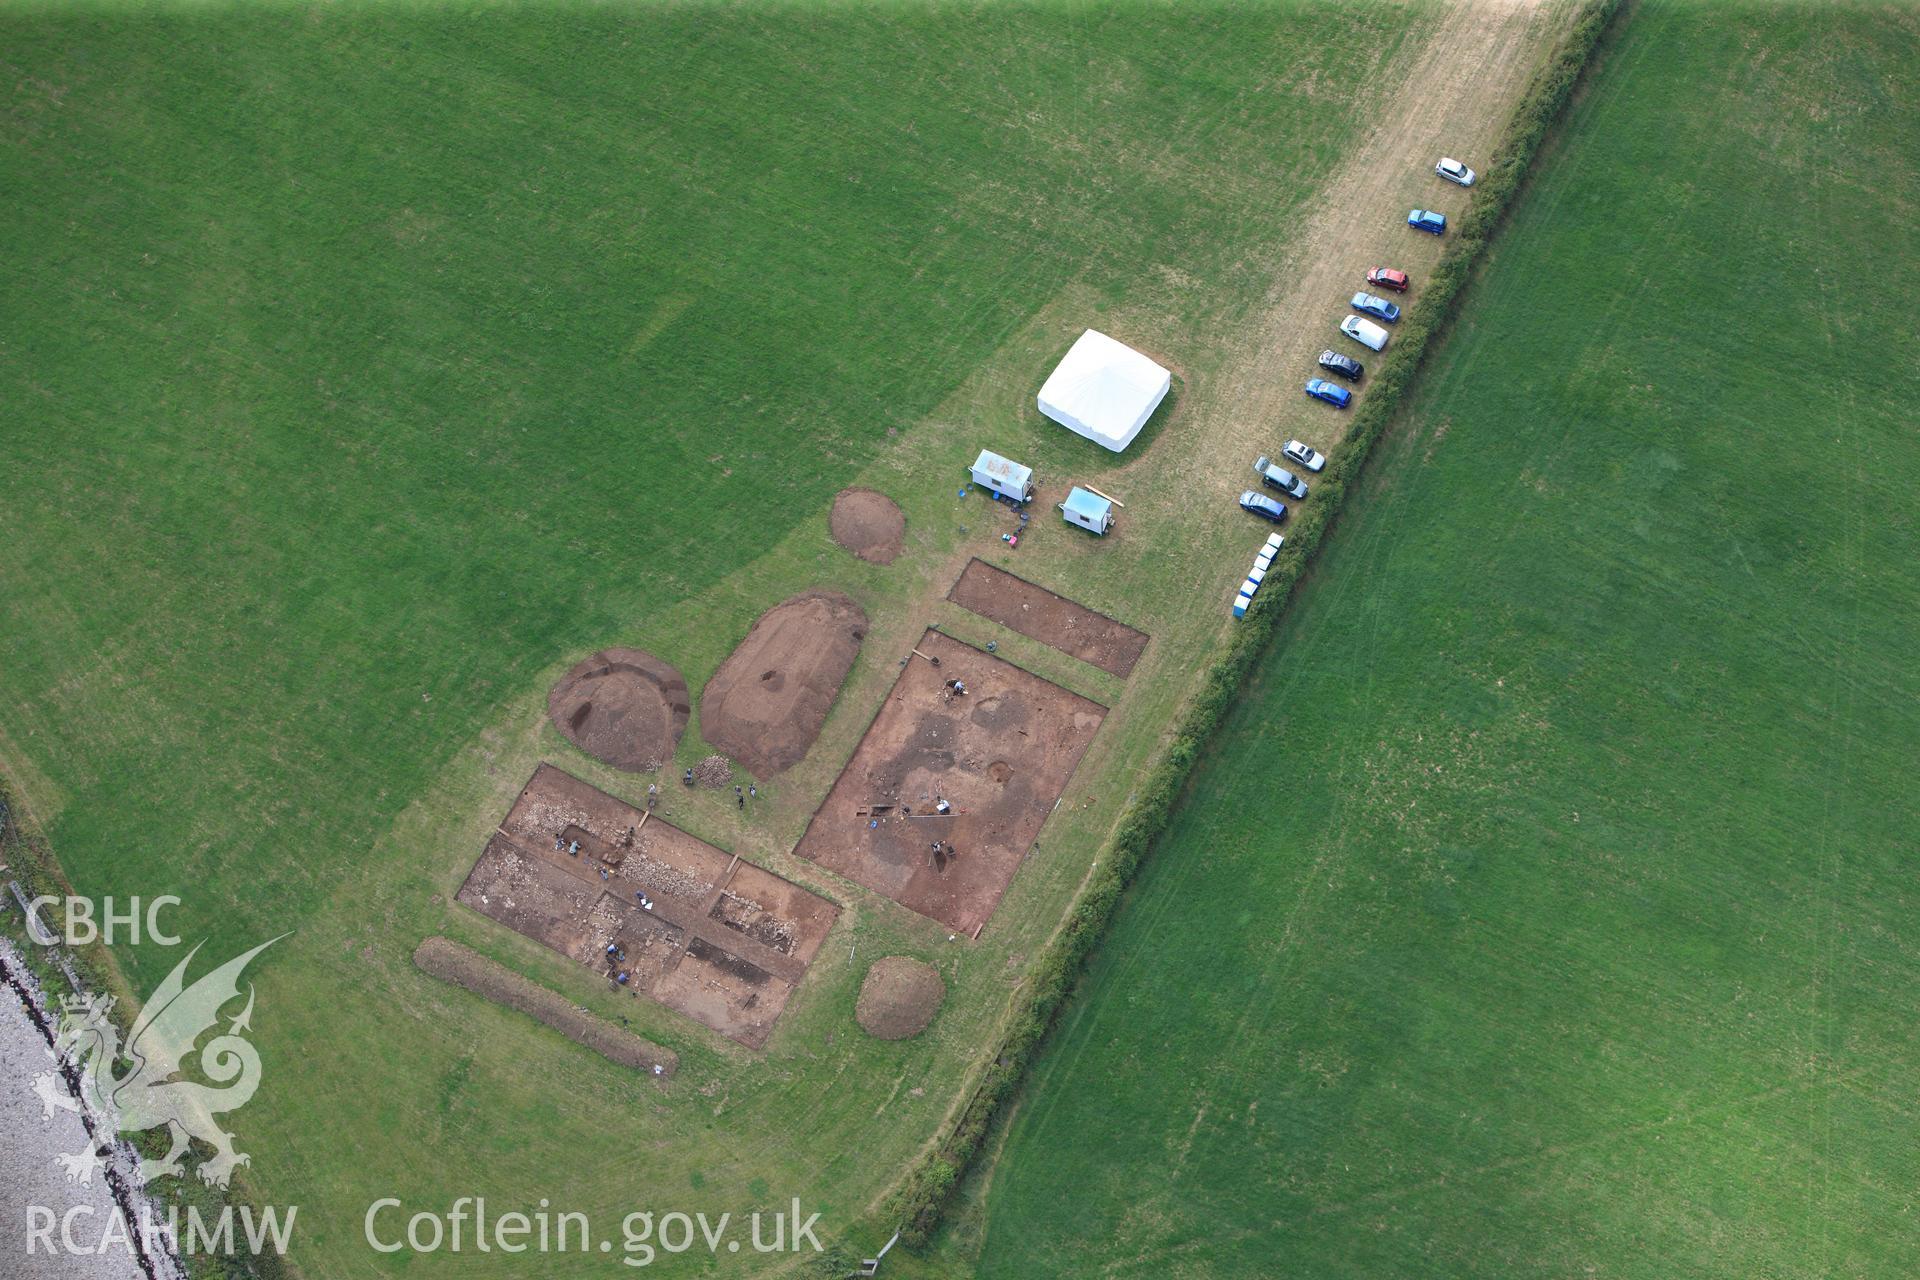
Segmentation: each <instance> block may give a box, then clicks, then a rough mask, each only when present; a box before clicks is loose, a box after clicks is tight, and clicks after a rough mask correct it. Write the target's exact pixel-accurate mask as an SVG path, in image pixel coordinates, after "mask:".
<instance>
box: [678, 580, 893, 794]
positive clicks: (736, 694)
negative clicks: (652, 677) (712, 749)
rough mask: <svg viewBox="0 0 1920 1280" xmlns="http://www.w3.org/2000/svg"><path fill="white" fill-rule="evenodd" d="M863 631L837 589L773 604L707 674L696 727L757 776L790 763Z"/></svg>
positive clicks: (820, 720)
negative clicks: (708, 676)
mask: <svg viewBox="0 0 1920 1280" xmlns="http://www.w3.org/2000/svg"><path fill="white" fill-rule="evenodd" d="M866 634H867V615H866V612H865V611H864V610H862V609H861V608H860V606H859V605H857V604H855V603H854V602H853V601H852V600H849V599H848V598H847V597H846V596H843V595H841V594H840V593H839V592H837V591H807V592H803V593H801V594H800V595H797V596H795V597H793V598H792V599H791V600H786V601H782V602H781V603H780V604H777V605H775V606H774V607H773V608H771V609H769V610H767V611H766V612H765V613H763V614H761V615H760V618H759V621H757V622H755V623H754V624H753V630H751V631H749V632H747V638H746V639H745V640H742V641H741V642H740V645H739V647H738V648H736V649H735V650H734V651H733V652H732V653H730V654H728V655H727V660H726V661H725V662H723V663H721V664H720V669H719V670H718V671H716V672H714V673H713V679H711V680H709V681H707V687H706V690H705V692H704V693H702V694H701V702H700V731H701V733H702V734H703V735H704V736H705V738H706V740H707V741H708V742H711V743H712V744H713V745H714V746H716V747H718V748H719V749H720V750H722V751H724V752H726V753H727V754H728V755H730V756H732V757H733V758H734V759H735V760H738V761H739V762H740V764H741V766H742V767H744V768H745V769H746V770H747V772H748V773H751V774H752V775H753V776H754V777H756V778H760V779H766V778H770V777H772V776H773V775H774V774H776V773H780V772H781V771H783V770H786V769H791V768H792V767H793V766H794V765H796V764H798V763H800V760H801V758H802V757H803V756H805V755H806V754H807V749H808V748H809V747H811V746H812V745H813V740H814V739H815V738H817V737H819V736H820V726H821V725H823V724H825V723H826V722H827V712H828V711H829V710H830V709H831V708H832V707H833V700H834V698H835V696H837V695H838V694H839V692H840V685H841V682H842V681H844V680H845V679H846V678H847V672H848V671H849V670H851V669H852V667H853V660H854V658H855V657H857V656H858V655H859V653H860V642H861V641H862V640H863V639H865V638H866Z"/></svg>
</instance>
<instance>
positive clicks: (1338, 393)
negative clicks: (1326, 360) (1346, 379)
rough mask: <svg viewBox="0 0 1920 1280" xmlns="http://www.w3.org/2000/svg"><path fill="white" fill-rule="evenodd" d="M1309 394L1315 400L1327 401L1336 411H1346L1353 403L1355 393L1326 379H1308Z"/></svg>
mask: <svg viewBox="0 0 1920 1280" xmlns="http://www.w3.org/2000/svg"><path fill="white" fill-rule="evenodd" d="M1307 394H1308V395H1310V396H1312V397H1313V398H1314V399H1315V400H1325V401H1326V402H1327V403H1328V404H1330V405H1332V406H1333V407H1334V408H1336V409H1344V408H1346V407H1347V406H1348V405H1349V404H1351V403H1352V402H1353V392H1351V391H1349V390H1347V389H1346V388H1345V387H1343V386H1341V385H1340V384H1339V383H1337V382H1328V381H1327V380H1326V379H1325V378H1308V379H1307Z"/></svg>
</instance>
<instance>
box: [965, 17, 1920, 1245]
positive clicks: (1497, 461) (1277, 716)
mask: <svg viewBox="0 0 1920 1280" xmlns="http://www.w3.org/2000/svg"><path fill="white" fill-rule="evenodd" d="M1916 48H1920V13H1917V12H1916V11H1915V10H1914V9H1913V8H1911V7H1910V6H1865V5H1846V6H1820V7H1815V6H1775V5H1751V4H1749V5H1738V6H1736V5H1719V4H1716V5H1705V4H1670V3H1655V2H1653V0H1648V2H1647V3H1644V4H1640V5H1637V6H1635V7H1634V8H1633V10H1632V11H1631V14H1630V17H1629V20H1628V21H1627V23H1626V25H1625V27H1624V31H1623V34H1619V35H1617V36H1616V38H1615V40H1614V42H1613V43H1612V44H1611V46H1610V47H1608V48H1607V49H1606V50H1605V51H1604V52H1603V55H1602V57H1603V60H1602V62H1601V64H1600V70H1599V72H1598V75H1597V78H1596V79H1594V80H1593V82H1592V83H1591V84H1590V86H1589V88H1588V90H1587V92H1586V93H1585V95H1584V96H1583V98H1582V100H1581V101H1580V103H1579V104H1578V105H1577V107H1576V109H1575V110H1574V112H1573V114H1572V117H1571V119H1570V122H1569V125H1568V127H1567V128H1566V130H1565V131H1564V133H1563V135H1562V136H1561V137H1560V138H1559V139H1558V142H1557V146H1556V148H1555V150H1554V152H1553V154H1551V155H1550V156H1548V157H1547V158H1546V159H1545V160H1544V161H1543V162H1542V164H1541V165H1540V167H1539V171H1538V173H1537V176H1536V181H1535V185H1534V186H1533V187H1532V189H1531V190H1530V192H1529V193H1528V194H1527V196H1526V197H1525V198H1524V199H1523V200H1522V202H1521V204H1520V205H1519V207H1518V209H1517V212H1516V214H1515V216H1514V218H1513V221H1512V222H1511V224H1510V225H1509V227H1508V228H1507V230H1506V232H1505V233H1504V235H1503V238H1502V239H1501V241H1500V242H1499V244H1498V245H1497V247H1496V249H1495V253H1494V256H1493V259H1492V261H1491V263H1490V264H1489V266H1488V267H1487V269H1486V270H1485V271H1484V273H1483V275H1482V278H1481V279H1480V281H1479V282H1478V283H1477V285H1476V286H1475V287H1474V288H1473V289H1472V291H1471V292H1470V293H1469V295H1468V299H1467V304H1466V310H1465V311H1464V313H1463V314H1462V316H1461V320H1460V323H1459V325H1458V327H1457V328H1456V330H1455V332H1454V334H1453V335H1452V337H1451V339H1450V340H1449V342H1448V343H1447V345H1446V346H1445V347H1444V348H1443V350H1442V352H1441V353H1440V355H1439V357H1438V360H1437V362H1436V365H1435V367H1434V369H1433V377H1432V379H1431V380H1430V381H1429V382H1428V384H1427V385H1426V387H1425V389H1424V391H1423V394H1422V395H1421V397H1420V400H1419V402H1418V405H1417V409H1416V411H1415V412H1414V413H1413V414H1412V420H1411V421H1410V422H1409V423H1407V424H1405V425H1404V427H1403V429H1402V430H1401V431H1400V432H1399V433H1398V434H1397V435H1396V436H1395V437H1392V438H1391V439H1390V440H1389V442H1388V445H1387V446H1386V447H1385V449H1384V451H1383V456H1382V458H1381V459H1380V465H1379V466H1378V467H1377V468H1376V469H1375V470H1374V472H1373V477H1372V482H1371V483H1370V485H1369V486H1368V491H1367V492H1366V493H1365V494H1364V495H1363V496H1362V497H1361V498H1360V499H1359V500H1358V501H1357V502H1356V503H1355V505H1354V506H1352V507H1350V508H1349V509H1348V511H1347V513H1346V517H1345V518H1344V519H1343V521H1342V524H1341V526H1340V528H1339V530H1338V531H1337V536H1336V537H1335V538H1334V539H1333V542H1332V545H1331V546H1330V548H1329V550H1328V552H1327V554H1326V555H1325V556H1324V558H1323V559H1322V560H1321V562H1320V563H1319V565H1318V567H1317V569H1316V572H1315V576H1314V579H1313V581H1312V582H1311V583H1310V585H1309V587H1308V588H1307V590H1306V591H1305V593H1304V595H1303V597H1302V599H1301V600H1299V601H1298V602H1297V607H1296V608H1295V610H1294V611H1293V613H1292V614H1291V616H1290V617H1289V619H1288V620H1287V622H1286V623H1285V624H1284V625H1283V628H1282V631H1281V633H1280V637H1279V639H1278V641H1277V643H1276V646H1275V649H1274V651H1273V653H1272V654H1271V656H1270V658H1269V660H1268V661H1267V663H1266V666H1265V668H1264V670H1263V672H1262V674H1261V676H1260V678H1259V679H1258V680H1257V682H1255V684H1254V685H1253V686H1252V687H1250V688H1249V689H1248V690H1247V691H1246V697H1245V701H1244V704H1243V705H1242V706H1241V707H1240V708H1239V709H1238V711H1237V713H1236V714H1235V715H1234V716H1233V717H1232V718H1231V720H1230V722H1229V725H1228V727H1227V730H1226V732H1225V734H1224V736H1223V739H1222V741H1221V743H1220V750H1219V753H1218V755H1217V756H1216V757H1215V758H1214V759H1213V761H1212V762H1211V763H1210V764H1209V765H1207V766H1204V767H1203V769H1202V771H1201V772H1200V774H1199V775H1198V776H1197V779H1196V782H1195V784H1194V787H1193V791H1192V794H1191V797H1190V802H1189V803H1188V804H1187V805H1186V807H1185V808H1184V810H1183V812H1182V814H1181V815H1180V817H1179V818H1178V820H1177V822H1176V824H1175V828H1174V830H1173V831H1172V833H1171V835H1170V837H1169V838H1167V839H1166V840H1165V841H1164V843H1163V846H1162V847H1161V848H1160V849H1159V850H1158V851H1157V853H1156V854H1155V856H1154V859H1153V860H1152V861H1151V862H1150V863H1149V865H1148V868H1147V871H1146V873H1145V874H1144V876H1143V878H1142V880H1141V882H1140V883H1139V884H1138V885H1137V886H1136V890H1135V892H1134V894H1133V896H1132V897H1131V899H1130V900H1129V904H1128V906H1127V908H1126V909H1125V910H1124V911H1123V913H1122V916H1121V918H1120V920H1119V922H1118V925H1117V927H1116V928H1115V930H1114V932H1113V933H1112V934H1111V935H1110V937H1109V939H1108V942H1107V944H1106V946H1105V948H1104V950H1103V952H1102V953H1101V955H1100V957H1099V959H1098V963H1097V965H1096V968H1095V970H1094V972H1093V973H1092V974H1091V976H1090V978H1089V980H1088V982H1087V984H1086V989H1085V990H1084V992H1083V993H1082V996H1081V998H1080V999H1079V1000H1078V1002H1077V1004H1076V1005H1075V1006H1074V1007H1073V1008H1072V1010H1071V1011H1070V1013H1069V1015H1068V1019H1067V1020H1066V1021H1065V1023H1064V1024H1063V1026H1062V1028H1061V1029H1060V1030H1059V1031H1058V1032H1057V1033H1056V1037H1055V1040H1054V1043H1053V1044H1052V1046H1051V1048H1050V1050H1049V1052H1048V1053H1047V1055H1046V1056H1045V1057H1044V1058H1043V1059H1042V1061H1041V1063H1040V1065H1039V1067H1038V1068H1037V1070H1036V1073H1035V1075H1034V1077H1033V1078H1032V1081H1031V1084H1030V1087H1029V1089H1028V1091H1027V1094H1026V1097H1025V1099H1024V1102H1023V1105H1022V1108H1021V1110H1020V1111H1019V1113H1018V1114H1017V1117H1016V1119H1015V1120H1014V1121H1013V1122H1012V1124H1011V1125H1010V1127H1009V1129H1008V1131H1007V1132H1006V1133H1005V1134H1004V1135H1002V1138H1003V1141H1002V1145H1001V1147H1000V1149H999V1158H998V1162H997V1165H996V1166H995V1168H994V1170H993V1172H992V1175H991V1179H990V1182H987V1183H985V1184H984V1188H983V1185H981V1184H980V1183H979V1182H978V1180H977V1181H976V1185H974V1186H973V1187H972V1193H973V1197H972V1200H971V1202H970V1204H969V1208H968V1212H967V1214H966V1215H965V1217H964V1218H963V1220H962V1221H961V1222H960V1223H959V1224H958V1225H956V1226H955V1227H954V1228H953V1229H952V1230H951V1231H950V1233H949V1236H948V1239H947V1241H946V1247H947V1250H948V1252H949V1254H950V1255H952V1256H954V1257H970V1256H972V1255H973V1254H974V1252H975V1251H978V1255H979V1258H980V1271H981V1273H982V1274H985V1275H989V1276H1016V1275H1032V1276H1051V1275H1061V1274H1070V1273H1071V1274H1100V1275H1109V1276H1134V1275H1141V1276H1146V1275H1151V1276H1210V1277H1211V1276H1231V1275H1245V1276H1254V1275H1263V1276H1264V1275H1287V1276H1300V1277H1307V1276H1312V1277H1329V1276H1355V1277H1362V1276H1364V1277H1379V1276H1416V1275H1417V1276H1430V1277H1437V1276H1461V1277H1467V1276H1472V1277H1491V1276H1513V1277H1520V1276H1539V1277H1547V1276H1555V1277H1559V1276H1570V1275H1597V1276H1614V1277H1623V1278H1624V1277H1646V1278H1648V1280H1671V1278H1672V1277H1679V1276H1701V1277H1705V1276H1715V1277H1728V1278H1733V1277H1742V1278H1744V1277H1754V1276H1779V1277H1787V1276H1809V1277H1811V1276H1822V1277H1830V1276H1860V1277H1867V1276H1873V1277H1891V1276H1900V1275H1911V1274H1913V1273H1914V1272H1915V1271H1916V1269H1920V1225H1916V1221H1915V1212H1914V1210H1915V1201H1914V1188H1915V1187H1916V1185H1920V1156H1916V1154H1915V1153H1916V1150H1920V1146H1917V1145H1916V1139H1920V1113H1917V1112H1916V1110H1915V1103H1914V1099H1915V1096H1916V1092H1920V1059H1916V1056H1915V1053H1914V1043H1915V1041H1914V1033H1915V1032H1914V1029H1915V1027H1916V1025H1920V994H1916V993H1920V925H1917V924H1916V921H1917V920H1920V897H1917V896H1916V891H1915V887H1914V876H1913V854H1914V851H1915V843H1914V832H1915V830H1916V829H1917V823H1920V812H1916V804H1915V796H1916V792H1915V790H1914V787H1913V784H1912V774H1913V761H1914V759H1915V757H1916V753H1920V714H1916V706H1917V705H1920V703H1916V694H1917V693H1920V685H1917V684H1916V663H1915V659H1916V656H1920V649H1917V648H1916V642H1915V631H1914V619H1915V618H1916V617H1920V575H1917V573H1916V565H1920V534H1917V532H1916V528H1915V525H1914V518H1913V511H1914V506H1913V500H1912V492H1913V488H1914V485H1915V483H1916V481H1917V480H1920V438H1916V436H1915V433H1914V431H1913V407H1912V406H1913V405H1914V404H1915V403H1916V402H1917V401H1920V366H1916V364H1915V362H1914V360H1913V358H1912V352H1913V351H1914V349H1915V344H1916V340H1920V332H1916V330H1920V304H1917V303H1916V302H1915V298H1916V296H1920V292H1917V289H1920V244H1917V243H1916V235H1915V223H1916V218H1915V211H1916V208H1920V145H1917V144H1920V107H1916V104H1915V102H1914V100H1913V97H1912V95H1911V94H1910V93H1909V92H1907V87H1908V85H1909V84H1910V81H1911V76H1912V72H1913V70H1914V51H1915V49H1916Z"/></svg>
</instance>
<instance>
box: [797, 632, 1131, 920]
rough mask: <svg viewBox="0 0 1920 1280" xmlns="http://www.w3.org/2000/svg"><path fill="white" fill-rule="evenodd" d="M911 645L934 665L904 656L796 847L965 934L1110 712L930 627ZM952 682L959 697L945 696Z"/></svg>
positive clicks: (981, 916) (1000, 888) (994, 897)
mask: <svg viewBox="0 0 1920 1280" xmlns="http://www.w3.org/2000/svg"><path fill="white" fill-rule="evenodd" d="M916 647H917V648H918V649H919V650H920V651H921V652H922V653H925V654H928V655H931V656H932V657H936V658H938V659H940V665H939V666H937V667H936V666H934V665H933V664H932V663H931V662H928V661H927V660H925V659H923V658H913V659H911V660H910V661H909V662H908V663H907V665H906V666H905V667H903V668H901V671H900V678H899V679H898V680H896V681H895V682H894V686H893V688H892V690H891V691H890V692H889V693H888V694H887V701H886V703H885V705H883V706H882V707H881V708H880V714H879V715H877V716H875V717H874V720H873V723H872V725H870V726H869V727H868V728H867V732H866V736H865V737H863V738H861V739H860V745H859V747H858V748H857V749H856V750H855V751H854V753H853V759H852V760H850V761H848V762H847V767H846V769H845V770H843V771H842V772H841V774H840V776H839V778H838V779H836V780H835V782H834V784H833V790H832V791H830V792H829V793H828V794H827V798H826V799H825V800H824V801H823V802H822V803H821V805H820V808H819V809H818V810H816V811H815V812H814V815H813V821H812V822H810V823H809V824H808V825H807V832H806V834H805V835H804V836H802V837H801V839H800V844H799V845H798V847H796V848H795V849H794V853H796V854H798V855H799V856H800V857H802V858H810V859H812V860H813V861H815V862H818V863H820V864H821V865H822V866H824V867H827V868H828V869H830V870H832V871H836V872H838V873H839V874H841V875H843V876H846V877H847V878H848V879H849V880H854V881H857V882H858V883H860V884H863V885H865V886H867V888H869V889H872V890H874V891H875V892H877V893H882V894H885V895H886V896H887V897H889V898H892V899H893V900H894V901H895V902H898V903H900V904H901V905H902V906H905V907H907V908H909V909H911V910H914V911H917V912H919V913H920V914H921V915H923V916H929V917H931V918H932V919H935V920H938V921H939V922H940V923H942V924H944V925H946V926H947V927H948V928H950V929H953V930H956V931H958V932H962V933H966V934H969V935H971V934H972V933H973V932H974V931H975V930H976V929H978V928H980V927H981V926H983V925H985V924H986V922H987V919H988V917H990V916H992V915H993V911H994V908H995V907H997V906H999V905H1000V897H1001V895H1002V894H1004V893H1005V892H1006V890H1007V886H1008V885H1009V884H1010V883H1012V881H1013V876H1014V873H1015V872H1016V871H1018V870H1019V869H1020V864H1021V863H1022V862H1023V861H1025V859H1026V857H1027V851H1028V849H1029V848H1030V847H1031V846H1032V844H1033V841H1034V838H1035V837H1036V836H1038V835H1039V834H1040V827H1041V825H1042V824H1043V823H1045V822H1046V820H1047V815H1048V814H1050V813H1052V812H1053V806H1054V802H1055V801H1056V800H1058V799H1059V797H1060V794H1061V792H1063V791H1065V790H1066V786H1067V781H1068V779H1070V778H1071V777H1072V776H1073V770H1074V767H1075V766H1076V765H1078V764H1079V763H1080V756H1081V754H1082V753H1083V752H1085V751H1086V749H1087V744H1088V743H1090V742H1092V741H1093V735H1094V732H1095V731H1096V730H1097V729H1099V727H1100V722H1101V721H1102V720H1103V719H1105V717H1106V714H1107V711H1106V708H1105V707H1103V706H1101V705H1100V704H1099V703H1097V702H1093V701H1090V700H1089V699H1086V698H1083V697H1081V696H1080V695H1078V694H1076V693H1070V692H1068V691H1067V690H1065V689H1062V688H1061V687H1060V686H1059V685H1057V684H1054V683H1052V682H1051V681H1047V680H1043V679H1041V678H1040V677H1039V676H1036V675H1034V674H1033V673H1032V672H1029V671H1023V670H1022V669H1021V668H1019V667H1016V666H1014V665H1013V664H1012V663H1010V662H1004V661H1002V660H1001V659H999V658H996V657H994V656H993V655H992V654H989V653H982V652H981V651H980V650H978V649H975V648H973V647H972V646H970V645H965V644H962V643H961V642H959V641H958V640H955V639H952V638H951V637H949V636H945V635H942V634H940V633H939V632H937V631H931V630H929V631H927V632H925V633H923V634H922V635H921V637H920V640H919V641H918V643H917V645H916ZM953 679H959V680H961V681H962V682H963V683H964V684H965V685H966V687H967V692H966V693H965V694H964V695H958V696H956V695H953V694H950V693H949V691H948V689H947V687H946V682H947V681H949V680H953ZM941 800H945V801H946V802H947V804H948V805H949V806H950V809H951V812H949V813H948V814H945V815H942V814H940V813H939V812H938V811H937V810H938V804H939V802H940V801H941ZM936 841H937V842H939V843H940V844H941V845H942V846H943V847H944V848H945V849H946V852H944V853H942V852H940V851H936V850H935V849H934V848H933V845H934V843H935V842H936Z"/></svg>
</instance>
